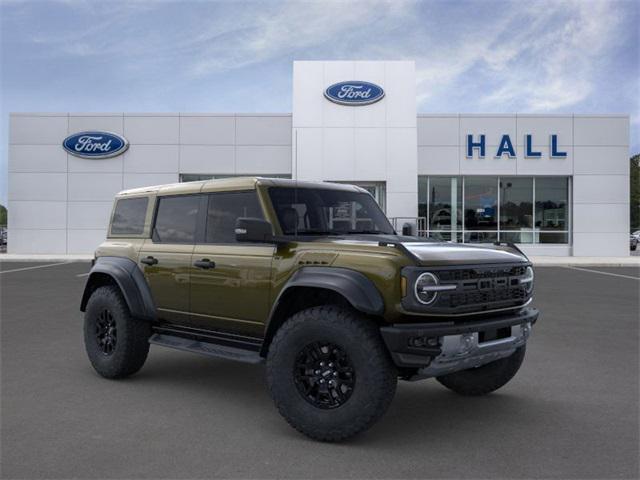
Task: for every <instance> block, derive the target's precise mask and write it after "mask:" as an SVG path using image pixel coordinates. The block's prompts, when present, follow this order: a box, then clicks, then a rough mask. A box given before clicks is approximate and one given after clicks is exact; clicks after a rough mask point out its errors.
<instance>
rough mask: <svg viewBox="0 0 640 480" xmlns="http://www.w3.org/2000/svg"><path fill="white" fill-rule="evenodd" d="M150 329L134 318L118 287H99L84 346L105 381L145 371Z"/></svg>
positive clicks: (87, 315)
mask: <svg viewBox="0 0 640 480" xmlns="http://www.w3.org/2000/svg"><path fill="white" fill-rule="evenodd" d="M150 335H151V327H150V326H149V324H148V323H147V322H145V321H143V320H139V319H135V318H133V317H131V314H130V313H129V308H128V307H127V303H126V302H125V301H124V298H122V294H121V293H120V290H119V289H118V288H117V287H115V286H104V287H99V288H97V289H96V290H95V291H94V292H93V293H92V294H91V297H90V298H89V301H88V302H87V308H86V311H85V314H84V345H85V349H86V351H87V355H88V356H89V360H90V361H91V365H92V366H93V368H94V369H95V370H96V372H98V373H99V374H100V375H102V376H103V377H106V378H123V377H127V376H129V375H132V374H134V373H136V372H137V371H138V370H140V369H141V368H142V365H144V362H145V360H146V359H147V354H148V353H149V336H150Z"/></svg>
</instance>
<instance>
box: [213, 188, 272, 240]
mask: <svg viewBox="0 0 640 480" xmlns="http://www.w3.org/2000/svg"><path fill="white" fill-rule="evenodd" d="M239 217H251V218H264V216H263V214H262V208H261V207H260V202H259V201H258V196H257V194H256V192H255V191H251V192H224V193H212V194H210V195H209V207H208V209H207V228H206V235H205V241H206V243H235V242H236V234H235V229H236V220H237V219H238V218H239Z"/></svg>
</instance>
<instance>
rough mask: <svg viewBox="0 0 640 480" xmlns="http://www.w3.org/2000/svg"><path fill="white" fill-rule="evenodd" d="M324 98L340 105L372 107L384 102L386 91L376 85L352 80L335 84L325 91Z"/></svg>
mask: <svg viewBox="0 0 640 480" xmlns="http://www.w3.org/2000/svg"><path fill="white" fill-rule="evenodd" d="M324 96H325V97H327V99H328V100H330V101H332V102H334V103H339V104H340V105H353V106H356V105H370V104H372V103H375V102H377V101H378V100H382V97H384V90H383V89H382V87H380V86H378V85H376V84H375V83H369V82H360V81H356V80H352V81H349V82H339V83H334V84H333V85H331V86H330V87H328V88H327V89H326V90H325V91H324Z"/></svg>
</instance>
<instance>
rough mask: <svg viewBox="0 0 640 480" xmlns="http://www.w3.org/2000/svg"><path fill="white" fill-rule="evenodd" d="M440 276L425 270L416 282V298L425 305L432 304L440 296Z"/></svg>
mask: <svg viewBox="0 0 640 480" xmlns="http://www.w3.org/2000/svg"><path fill="white" fill-rule="evenodd" d="M437 285H438V277H436V276H435V275H434V274H433V273H429V272H425V273H423V274H421V275H420V276H419V277H418V279H417V280H416V283H415V294H416V299H417V300H418V301H419V302H420V303H422V304H423V305H430V304H432V303H433V302H434V301H435V299H436V297H437V296H438V290H437V289H436V288H435V287H437Z"/></svg>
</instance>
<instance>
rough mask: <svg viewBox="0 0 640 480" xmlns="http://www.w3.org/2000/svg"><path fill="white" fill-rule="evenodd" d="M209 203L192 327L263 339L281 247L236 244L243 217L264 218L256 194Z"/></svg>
mask: <svg viewBox="0 0 640 480" xmlns="http://www.w3.org/2000/svg"><path fill="white" fill-rule="evenodd" d="M207 197H208V199H207V214H206V220H205V232H204V233H205V234H204V243H201V244H197V245H196V246H195V249H194V251H193V255H192V261H191V264H192V265H193V269H192V274H191V313H192V317H191V321H192V323H193V324H194V325H196V326H199V327H202V328H212V329H223V330H231V331H238V332H242V333H247V334H258V335H259V334H261V333H262V332H263V329H264V321H265V319H266V317H267V315H268V312H269V293H270V286H271V265H272V259H273V254H274V251H275V245H273V244H265V243H256V244H251V243H245V242H242V243H237V242H236V238H235V224H236V220H237V218H238V217H254V218H264V216H263V212H262V208H261V206H260V203H259V201H258V197H257V194H256V191H255V190H251V191H242V192H217V193H209V194H207Z"/></svg>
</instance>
